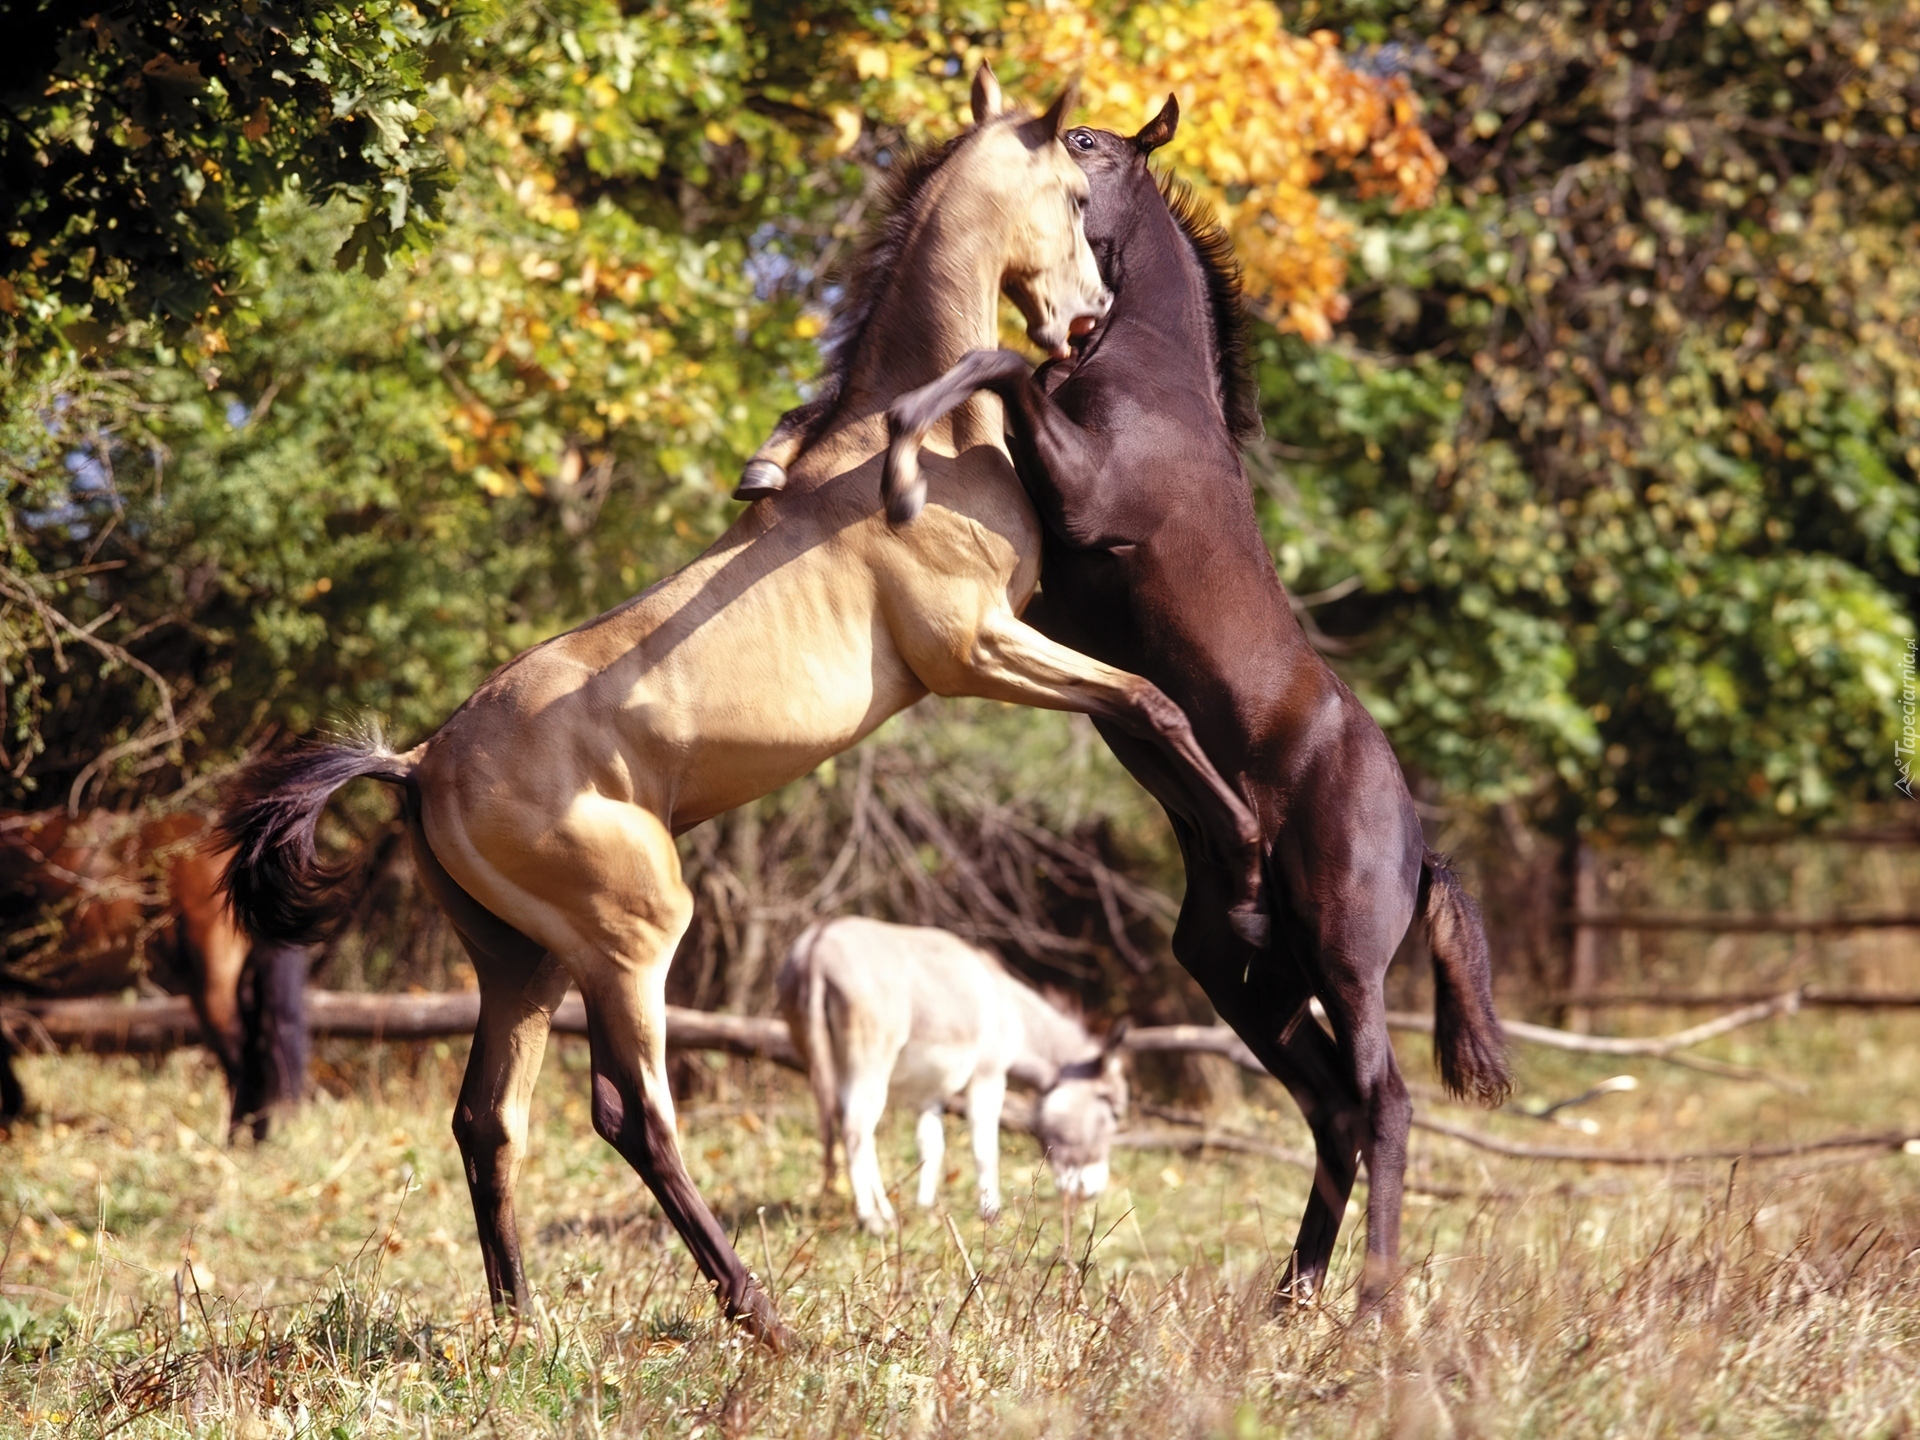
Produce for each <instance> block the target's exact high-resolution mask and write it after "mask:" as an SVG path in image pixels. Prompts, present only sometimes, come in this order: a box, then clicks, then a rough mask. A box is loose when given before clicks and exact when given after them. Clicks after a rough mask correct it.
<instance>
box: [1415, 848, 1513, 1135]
mask: <svg viewBox="0 0 1920 1440" xmlns="http://www.w3.org/2000/svg"><path fill="white" fill-rule="evenodd" d="M1420 913H1421V914H1422V916H1424V917H1425V919H1426V922H1427V943H1428V945H1429V947H1430V948H1431V949H1432V951H1433V1055H1434V1060H1435V1061H1436V1063H1437V1064H1438V1065H1439V1067H1440V1080H1441V1083H1442V1084H1444V1085H1445V1086H1446V1087H1447V1090H1448V1092H1449V1093H1450V1094H1452V1095H1454V1096H1456V1097H1459V1098H1466V1097H1469V1096H1471V1097H1472V1098H1473V1099H1475V1100H1478V1101H1479V1102H1480V1103H1481V1104H1483V1105H1487V1106H1493V1105H1498V1104H1499V1103H1500V1102H1501V1101H1503V1100H1505V1099H1506V1098H1507V1095H1508V1092H1510V1091H1511V1090H1512V1089H1513V1072H1512V1071H1510V1070H1509V1069H1508V1068H1507V1046H1506V1037H1505V1035H1504V1034H1503V1033H1502V1032H1501V1029H1500V1019H1499V1017H1498V1016H1497V1015H1495V1014H1494V1013H1493V961H1492V958H1491V957H1490V956H1489V955H1488V953H1487V933H1486V930H1485V928H1484V927H1483V926H1482V925H1481V923H1480V907H1479V906H1477V905H1475V904H1474V903H1473V897H1472V896H1471V895H1469V894H1467V892H1466V891H1465V890H1464V889H1463V888H1462V887H1461V884H1460V881H1459V880H1458V879H1457V878H1456V877H1455V876H1454V873H1453V869H1452V867H1451V866H1450V865H1448V863H1447V859H1446V857H1445V856H1444V855H1436V854H1434V853H1433V851H1431V850H1429V851H1427V852H1426V858H1425V859H1424V860H1423V861H1422V862H1421V865H1420Z"/></svg>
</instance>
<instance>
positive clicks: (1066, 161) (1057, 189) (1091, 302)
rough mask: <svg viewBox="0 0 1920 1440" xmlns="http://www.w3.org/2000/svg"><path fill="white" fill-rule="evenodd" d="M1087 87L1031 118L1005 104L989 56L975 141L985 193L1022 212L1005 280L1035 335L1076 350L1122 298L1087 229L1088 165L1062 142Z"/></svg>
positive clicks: (1059, 348)
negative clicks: (1073, 343) (1074, 340)
mask: <svg viewBox="0 0 1920 1440" xmlns="http://www.w3.org/2000/svg"><path fill="white" fill-rule="evenodd" d="M1078 90H1079V87H1078V85H1077V84H1070V85H1068V86H1067V88H1066V89H1065V90H1063V91H1061V92H1060V94H1059V96H1058V98H1056V99H1055V100H1054V102H1053V104H1052V105H1051V106H1050V107H1049V108H1048V110H1047V113H1046V114H1044V115H1041V116H1039V117H1038V118H1029V117H1028V116H1027V115H1026V114H1025V113H1024V112H1022V111H1019V110H1012V109H1008V108H1007V107H1006V106H1005V105H1004V104H1003V102H1002V100H1001V95H1000V85H999V82H998V81H996V80H995V79H994V78H993V71H991V70H990V69H988V68H987V67H986V66H985V65H982V66H981V67H980V70H979V73H978V74H976V75H975V76H974V79H973V118H974V123H975V124H976V125H978V126H979V127H980V131H981V133H980V135H979V136H978V138H977V139H976V140H975V141H974V142H973V143H972V144H971V145H969V146H967V147H966V150H967V152H968V163H969V165H970V167H971V170H972V173H973V175H974V176H976V177H977V178H978V180H979V187H978V192H977V193H980V194H982V195H983V196H984V197H990V198H989V203H991V204H993V205H995V206H996V207H997V208H999V209H1000V211H1001V212H1002V214H1003V215H1005V216H1006V217H1008V218H1009V219H1010V220H1011V221H1012V223H1011V224H1010V225H1009V226H1008V227H1007V233H1008V242H1007V246H1006V250H1005V253H1004V255H1003V257H1002V268H1001V275H1000V286H1001V289H1003V290H1004V291H1005V292H1006V294H1007V296H1008V298H1009V299H1011V300H1012V301H1013V303H1014V304H1015V305H1017V306H1019V307H1020V313H1021V315H1022V316H1024V317H1025V319H1026V322H1027V335H1028V337H1029V338H1030V339H1031V340H1032V341H1033V343H1034V344H1036V345H1038V346H1039V347H1040V348H1041V349H1042V350H1045V351H1046V352H1047V353H1048V354H1050V355H1055V356H1065V355H1067V354H1068V353H1069V350H1068V345H1067V341H1068V339H1069V338H1070V337H1071V336H1074V335H1080V334H1085V333H1086V332H1087V331H1089V330H1091V329H1092V328H1093V327H1094V326H1095V325H1096V324H1098V323H1099V320H1100V317H1101V316H1103V315H1105V314H1106V313H1107V308H1108V306H1109V305H1111V304H1112V299H1113V297H1112V296H1111V295H1109V294H1108V293H1107V287H1106V285H1105V284H1104V283H1103V282H1102V281H1101V279H1100V267H1099V266H1098V265H1097V264H1095V263H1094V257H1093V251H1092V250H1090V249H1089V248H1088V246H1087V237H1086V234H1085V232H1084V231H1083V230H1082V229H1081V224H1080V219H1081V215H1082V213H1083V212H1084V211H1085V209H1086V206H1087V194H1088V187H1087V177H1086V174H1085V173H1084V172H1083V171H1082V170H1081V169H1080V167H1079V166H1078V165H1075V164H1074V163H1073V160H1072V158H1071V157H1070V156H1069V155H1068V154H1067V151H1066V147H1065V146H1064V145H1062V144H1061V142H1060V137H1061V135H1062V133H1063V132H1064V131H1065V130H1066V122H1067V115H1068V113H1069V112H1070V111H1071V110H1072V109H1073V105H1074V101H1075V99H1076V97H1077V94H1078Z"/></svg>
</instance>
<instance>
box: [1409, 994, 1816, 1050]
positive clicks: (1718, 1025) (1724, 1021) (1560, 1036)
mask: <svg viewBox="0 0 1920 1440" xmlns="http://www.w3.org/2000/svg"><path fill="white" fill-rule="evenodd" d="M1800 998H1801V997H1800V992H1799V991H1798V990H1789V991H1787V992H1786V993H1785V994H1782V995H1773V996H1769V997H1767V998H1766V999H1764V1000H1758V1001H1755V1002H1754V1003H1753V1004H1751V1005H1744V1006H1742V1007H1741V1008H1740V1009H1738V1010H1733V1011H1729V1012H1728V1013H1727V1014H1725V1015H1721V1016H1719V1017H1717V1018H1715V1019H1712V1020H1703V1021H1702V1022H1701V1023H1700V1024H1698V1025H1691V1026H1688V1027H1687V1028H1686V1029H1685V1030H1676V1031H1675V1032H1674V1033H1673V1034H1671V1035H1657V1036H1647V1037H1641V1036H1627V1035H1576V1034H1573V1033H1572V1032H1571V1031H1567V1030H1555V1029H1552V1028H1551V1027H1549V1026H1546V1025H1530V1024H1528V1023H1527V1022H1526V1021H1524V1020H1502V1021H1501V1022H1500V1028H1501V1029H1502V1030H1504V1031H1505V1032H1506V1034H1507V1038H1508V1039H1509V1040H1524V1041H1526V1042H1528V1043H1529V1044H1532V1045H1545V1046H1549V1047H1551V1048H1552V1049H1555V1050H1576V1051H1579V1052H1581V1053H1582V1054H1586V1055H1648V1056H1652V1057H1654V1058H1656V1059H1663V1058H1665V1057H1667V1056H1669V1055H1671V1054H1672V1053H1673V1052H1674V1051H1676V1050H1686V1049H1690V1048H1691V1047H1693V1046H1695V1045H1699V1044H1701V1043H1703V1042H1705V1041H1708V1040H1712V1039H1714V1038H1716V1037H1717V1036H1721V1035H1725V1034H1727V1033H1728V1032H1729V1031H1732V1030H1738V1029H1740V1028H1741V1027H1742V1026H1744V1025H1753V1024H1756V1023H1758V1022H1759V1021H1761V1020H1770V1019H1772V1018H1773V1017H1774V1016H1776V1015H1792V1014H1794V1013H1795V1012H1796V1011H1798V1010H1799V1008H1800ZM1387 1025H1388V1026H1389V1028H1391V1029H1394V1030H1409V1031H1416V1032H1418V1033H1419V1034H1422V1035H1431V1034H1432V1033H1433V1017H1432V1016H1431V1015H1419V1014H1414V1013H1411V1012H1408V1011H1392V1012H1389V1013H1388V1015H1387Z"/></svg>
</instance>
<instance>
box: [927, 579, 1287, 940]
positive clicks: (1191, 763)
mask: <svg viewBox="0 0 1920 1440" xmlns="http://www.w3.org/2000/svg"><path fill="white" fill-rule="evenodd" d="M896 638H900V637H896ZM916 648H917V647H916V646H914V645H913V644H911V643H908V644H904V645H902V647H901V650H902V653H903V654H905V655H907V656H908V657H909V663H910V664H911V663H913V655H914V652H915V649H916ZM915 669H916V671H918V672H919V673H920V678H921V680H922V681H923V683H925V684H926V686H927V688H928V689H930V690H932V691H934V692H935V693H936V694H941V695H979V696H982V697H984V698H986V699H989V700H1004V701H1007V702H1008V703H1009V704H1014V705H1034V706H1038V707H1039V708H1041V709H1043V710H1076V711H1079V712H1080V713H1082V714H1085V715H1090V716H1092V717H1093V718H1094V719H1096V720H1106V721H1109V722H1111V723H1112V724H1113V725H1115V726H1117V727H1119V728H1120V729H1121V730H1124V731H1125V732H1127V733H1128V734H1130V735H1133V736H1136V737H1137V738H1139V739H1140V740H1142V741H1144V742H1146V743H1147V744H1149V745H1151V746H1152V747H1153V748H1154V749H1155V750H1156V751H1157V752H1158V753H1159V754H1160V756H1161V758H1162V759H1163V760H1164V762H1165V763H1166V765H1167V767H1168V769H1169V771H1170V772H1171V774H1172V776H1173V777H1174V778H1175V780H1176V781H1177V783H1178V786H1179V793H1178V794H1177V795H1173V796H1169V797H1166V798H1165V799H1163V801H1162V803H1171V805H1172V807H1173V808H1176V809H1178V810H1179V811H1180V812H1181V813H1183V814H1185V815H1186V816H1187V818H1188V819H1189V821H1190V823H1191V824H1192V825H1193V827H1194V829H1195V830H1196V831H1198V832H1199V833H1200V834H1201V835H1202V836H1204V837H1205V839H1206V843H1207V847H1208V849H1209V851H1210V852H1211V854H1212V855H1213V857H1214V858H1215V859H1217V860H1218V862H1219V863H1220V864H1221V865H1222V866H1224V867H1225V868H1226V870H1227V872H1228V874H1229V875H1231V876H1232V877H1233V880H1234V888H1235V899H1234V901H1233V903H1232V905H1231V907H1230V909H1229V914H1230V916H1231V919H1232V924H1233V928H1234V930H1235V932H1236V933H1238V934H1239V935H1241V936H1242V937H1243V938H1244V939H1246V940H1247V941H1248V942H1249V943H1251V944H1256V945H1263V944H1265V943H1266V938H1267V935H1268V933H1269V929H1270V927H1269V925H1268V921H1267V913H1266V911H1267V907H1266V903H1265V877H1264V866H1263V859H1264V850H1263V846H1262V844H1261V833H1260V822H1259V820H1258V819H1257V818H1256V817H1255V815H1254V813H1253V811H1252V810H1251V809H1250V808H1249V807H1248V805H1247V802H1246V801H1245V800H1244V799H1243V798H1242V797H1241V795H1240V792H1239V791H1237V790H1235V789H1234V788H1233V786H1231V785H1229V784H1228V783H1227V782H1226V780H1225V779H1224V778H1223V777H1222V776H1221V774H1220V772H1219V771H1218V770H1216V769H1215V768H1214V766H1213V762H1212V761H1211V760H1209V759H1208V758H1207V755H1206V752H1205V751H1204V750H1202V749H1201V748H1200V742H1199V740H1198V739H1196V738H1195V737H1194V733H1193V726H1192V724H1191V723H1190V722H1189V721H1188V719H1187V716H1186V712H1185V711H1183V710H1182V709H1181V708H1180V707H1179V706H1178V705H1176V704H1174V703H1173V701H1172V700H1170V699H1168V698H1167V696H1166V694H1165V692H1163V691H1162V690H1161V689H1160V687H1159V686H1157V685H1155V684H1153V682H1151V681H1149V680H1143V679H1142V678H1141V677H1140V676H1138V675H1132V674H1129V673H1128V672H1127V671H1125V670H1116V669H1115V668H1114V667H1113V666H1111V665H1106V664H1102V663H1101V662H1100V661H1098V660H1094V659H1091V658H1090V657H1088V656H1085V655H1082V654H1081V653H1080V652H1079V651H1077V650H1069V649H1068V648H1067V647H1066V646H1064V645H1061V644H1059V643H1058V642H1057V641H1053V640H1049V639H1048V638H1047V637H1046V636H1045V635H1042V634H1041V633H1040V632H1039V631H1038V630H1035V629H1034V628H1033V627H1032V626H1031V625H1028V624H1025V623H1024V622H1022V621H1021V620H1020V619H1019V618H1018V617H1016V616H1015V615H1014V614H1013V612H1012V611H1010V610H1007V609H1005V608H1003V607H997V608H995V609H993V610H990V611H988V613H987V614H986V615H985V616H983V617H982V618H981V620H980V621H979V623H978V626H977V628H976V629H975V631H974V635H973V639H972V643H971V645H970V646H968V648H967V651H966V653H965V656H964V659H963V660H962V662H961V665H960V666H959V667H957V668H954V667H952V665H951V660H948V661H947V662H946V663H944V664H939V665H934V666H929V667H928V668H927V669H925V670H922V669H921V667H920V666H919V665H915Z"/></svg>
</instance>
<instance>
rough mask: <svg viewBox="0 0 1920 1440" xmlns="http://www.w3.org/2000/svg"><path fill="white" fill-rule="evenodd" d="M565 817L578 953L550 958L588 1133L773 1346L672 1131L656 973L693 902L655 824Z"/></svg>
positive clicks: (731, 1314)
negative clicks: (588, 1058)
mask: <svg viewBox="0 0 1920 1440" xmlns="http://www.w3.org/2000/svg"><path fill="white" fill-rule="evenodd" d="M574 819H575V820H576V823H581V824H583V826H584V827H585V829H586V830H587V834H586V835H584V836H583V837H582V840H581V845H580V848H579V850H578V852H577V853H578V855H579V857H580V858H581V860H582V861H583V863H584V864H585V865H587V866H590V867H592V868H591V869H589V870H587V871H585V872H584V873H582V874H581V875H580V876H579V877H578V879H579V881H583V882H584V885H585V888H584V889H572V890H571V892H570V894H569V895H568V896H567V897H566V899H567V900H568V901H570V902H571V903H568V904H567V905H566V908H565V911H564V914H565V916H566V921H567V923H568V924H569V926H570V927H571V928H573V929H574V931H575V933H576V935H578V936H579V948H578V949H577V950H574V951H572V952H570V953H568V954H566V955H564V956H562V959H563V960H564V961H565V963H566V965H567V968H568V970H569V971H570V972H571V973H572V974H573V977H574V979H575V980H576V981H577V982H578V983H579V985H580V991H581V995H582V998H583V999H585V1001H586V1007H587V1037H588V1040H589V1043H590V1045H591V1047H592V1055H593V1058H592V1069H593V1125H594V1129H596V1130H597V1131H599V1132H600V1134H601V1136H603V1137H604V1138H605V1139H606V1140H607V1141H608V1142H609V1143H610V1144H611V1145H612V1146H613V1147H614V1148H615V1149H616V1150H618V1151H619V1152H620V1153H621V1155H623V1156H624V1157H626V1160H627V1163H628V1164H630V1165H632V1166H633V1168H634V1169H635V1170H636V1171H638V1172H639V1175H640V1178H641V1179H642V1180H644V1181H645V1182H646V1185H647V1188H648V1189H649V1190H651V1191H652V1192H653V1195H654V1198H655V1199H656V1200H658V1201H659V1202H660V1208H661V1209H662V1210H663V1211H665V1212H666V1216H667V1219H668V1220H669V1221H671V1222H672V1224H673V1228H674V1229H675V1230H677V1231H678V1232H679V1233H680V1238H681V1239H682V1240H684V1241H685V1242H686V1244H687V1248H688V1249H689V1250H691V1251H692V1252H693V1257H694V1259H695V1260H696V1261H697V1262H698V1263H699V1266H700V1269H701V1271H702V1273H703V1274H705V1275H706V1277H707V1279H708V1280H710V1281H711V1282H712V1283H713V1286H714V1289H715V1292H716V1295H717V1298H718V1299H719V1301H720V1303H721V1305H722V1307H723V1308H724V1309H725V1311H726V1313H727V1316H728V1318H729V1319H739V1320H742V1321H744V1322H745V1323H746V1325H747V1326H748V1327H749V1328H750V1329H751V1330H753V1331H754V1333H756V1334H757V1335H759V1336H760V1337H761V1338H762V1339H763V1340H765V1341H767V1342H768V1343H769V1344H771V1345H773V1346H775V1347H776V1348H779V1347H781V1346H784V1345H785V1343H786V1341H787V1333H786V1330H785V1329H784V1327H782V1326H781V1324H780V1322H779V1319H778V1318H777V1317H776V1316H775V1314H774V1311H773V1304H772V1302H771V1301H770V1300H769V1299H768V1298H767V1294H766V1291H765V1290H763V1289H762V1288H761V1287H760V1284H759V1282H758V1281H756V1280H755V1279H754V1277H753V1276H751V1275H749V1274H748V1273H747V1267H746V1266H745V1265H744V1264H743V1263H742V1262H741V1259H740V1257H739V1255H738V1254H736V1253H735V1251H734V1248H733V1246H732V1245H731V1244H730V1243H728V1240H727V1235H726V1232H725V1231H724V1230H722V1229H721V1228H720V1223H719V1222H718V1221H717V1220H715V1219H714V1216H713V1212H712V1211H711V1210H709V1209H708V1208H707V1205H706V1202H705V1201H704V1200H702V1199H701V1198H700V1192H699V1191H698V1190H696V1189H695V1188H694V1184H693V1177H692V1176H690V1175H689V1174H688V1173H687V1166H686V1161H685V1160H684V1159H683V1158H682V1157H681V1154H680V1143H679V1138H678V1136H677V1135H676V1134H675V1131H674V1123H673V1097H672V1095H671V1093H670V1092H669V1091H668V1088H667V994H666V988H667V968H668V966H669V965H670V964H671V963H672V961H673V952H674V949H675V947H676V946H677V945H678V944H679V943H680V937H681V936H682V935H683V934H685V933H686V928H687V925H688V923H689V922H690V921H691V920H692V918H693V896H692V894H691V892H689V891H688V889H687V887H686V884H685V883H684V882H683V881H682V880H681V878H680V861H679V856H678V854H677V853H676V852H675V850H674V846H673V837H672V836H671V834H669V833H668V831H667V829H666V827H665V826H664V825H662V824H661V823H660V821H659V819H658V818H657V817H655V816H654V815H652V814H650V813H649V812H646V811H640V810H635V809H634V808H633V807H630V806H624V805H618V806H616V805H614V804H610V803H609V804H605V805H601V806H592V805H589V804H587V803H584V802H578V801H577V802H576V803H575V807H574ZM610 856H611V857H617V860H618V864H617V866H616V865H612V864H609V863H608V861H607V859H606V858H605V857H610ZM547 903H548V904H549V905H550V906H553V907H555V909H558V907H559V904H560V903H561V901H560V897H558V896H556V895H553V894H549V895H548V896H547Z"/></svg>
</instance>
